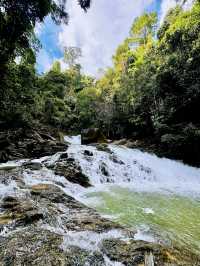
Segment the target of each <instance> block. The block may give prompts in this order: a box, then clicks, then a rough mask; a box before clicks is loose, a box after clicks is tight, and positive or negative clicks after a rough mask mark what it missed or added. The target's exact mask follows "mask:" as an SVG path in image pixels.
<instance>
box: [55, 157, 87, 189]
mask: <svg viewBox="0 0 200 266" xmlns="http://www.w3.org/2000/svg"><path fill="white" fill-rule="evenodd" d="M69 159H70V158H69ZM69 159H67V160H66V161H63V162H58V163H56V165H55V174H56V175H59V176H64V177H65V178H66V179H67V180H68V181H69V182H72V183H75V184H79V185H81V186H83V187H86V188H87V187H90V186H91V184H90V180H89V178H88V177H87V176H86V175H84V174H83V173H82V170H81V168H80V166H78V165H76V163H75V162H74V161H71V160H69Z"/></svg>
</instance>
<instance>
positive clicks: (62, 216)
mask: <svg viewBox="0 0 200 266" xmlns="http://www.w3.org/2000/svg"><path fill="white" fill-rule="evenodd" d="M106 152H107V153H108V156H111V155H112V154H111V153H110V151H106ZM83 156H86V159H87V160H90V157H92V156H93V154H92V152H91V151H87V150H86V151H84V152H83ZM112 157H113V155H112ZM113 158H114V157H113ZM114 159H115V160H114ZM114 159H113V160H114V162H115V163H117V164H120V163H121V164H122V165H123V162H120V161H117V160H116V158H114ZM101 171H102V170H101ZM103 175H104V176H105V178H106V173H105V169H104V171H103ZM92 185H93V184H92V183H91V182H90V179H89V178H88V177H87V175H85V174H84V173H83V172H82V168H81V166H80V165H78V164H77V161H75V160H74V158H72V157H71V156H70V153H68V152H66V151H65V152H60V153H57V154H55V155H54V156H49V157H44V158H42V159H39V160H28V159H26V160H21V161H17V162H10V163H7V164H1V165H0V265H2V266H4V265H5V266H8V265H13V266H14V265H17V266H18V265H41V266H43V265H69V266H78V265H80V266H90V265H91V266H112V265H115V266H122V265H128V266H135V265H136V266H139V265H140V266H142V265H144V266H153V265H157V266H176V265H177V266H178V265H181V266H184V265H185V266H189V265H191V266H195V265H200V257H199V256H198V255H196V254H193V253H192V252H190V251H184V250H179V248H178V247H177V248H176V247H174V248H172V247H168V246H164V245H159V244H157V243H149V242H146V241H141V240H136V239H135V233H136V232H135V231H134V230H128V229H126V228H123V227H122V226H121V225H119V224H117V223H114V222H112V221H110V220H108V219H106V218H103V217H101V216H100V215H99V214H98V213H97V212H96V211H95V210H93V209H92V208H89V207H87V206H85V205H84V204H82V203H80V202H79V201H78V200H77V199H75V198H76V191H80V190H84V189H86V188H88V187H91V186H92Z"/></svg>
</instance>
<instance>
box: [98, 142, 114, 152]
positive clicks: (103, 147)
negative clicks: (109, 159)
mask: <svg viewBox="0 0 200 266" xmlns="http://www.w3.org/2000/svg"><path fill="white" fill-rule="evenodd" d="M96 149H97V150H98V151H104V152H107V153H110V154H112V151H111V150H110V148H109V147H108V145H107V144H105V143H102V144H97V145H96Z"/></svg>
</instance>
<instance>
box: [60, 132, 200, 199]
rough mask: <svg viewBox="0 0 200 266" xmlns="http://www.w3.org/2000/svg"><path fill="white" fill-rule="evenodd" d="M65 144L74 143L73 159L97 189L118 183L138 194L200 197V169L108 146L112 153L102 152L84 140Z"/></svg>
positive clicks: (133, 150)
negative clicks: (171, 194) (174, 194)
mask: <svg viewBox="0 0 200 266" xmlns="http://www.w3.org/2000/svg"><path fill="white" fill-rule="evenodd" d="M65 140H66V141H68V142H70V143H71V145H70V147H69V149H68V154H69V156H70V157H73V158H74V159H75V160H76V161H77V162H78V164H79V165H80V166H81V168H82V171H83V173H84V174H86V175H87V176H88V177H89V179H90V182H91V184H92V185H93V186H94V189H98V187H101V184H105V183H107V184H108V185H109V184H112V183H115V184H118V185H120V186H125V187H128V188H129V189H131V188H132V189H134V190H137V191H145V192H154V191H157V192H162V193H169V192H172V193H176V194H182V195H189V196H196V195H199V194H200V169H199V168H195V167H190V166H187V165H184V164H183V163H181V162H178V161H174V160H169V159H165V158H159V157H157V156H156V155H152V154H149V153H145V152H141V151H139V150H137V149H129V148H126V147H123V146H116V145H108V148H109V149H110V151H111V152H110V153H109V152H104V151H99V150H97V149H96V147H95V146H86V145H80V136H77V137H72V138H70V137H66V138H65ZM85 151H89V152H90V153H91V156H87V155H85ZM102 169H103V171H102ZM105 173H106V174H105Z"/></svg>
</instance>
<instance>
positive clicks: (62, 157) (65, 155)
mask: <svg viewBox="0 0 200 266" xmlns="http://www.w3.org/2000/svg"><path fill="white" fill-rule="evenodd" d="M63 159H68V154H67V153H66V152H65V153H62V154H61V155H60V160H63Z"/></svg>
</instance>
